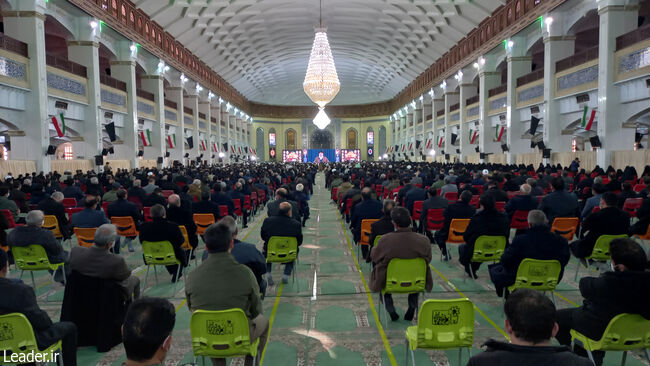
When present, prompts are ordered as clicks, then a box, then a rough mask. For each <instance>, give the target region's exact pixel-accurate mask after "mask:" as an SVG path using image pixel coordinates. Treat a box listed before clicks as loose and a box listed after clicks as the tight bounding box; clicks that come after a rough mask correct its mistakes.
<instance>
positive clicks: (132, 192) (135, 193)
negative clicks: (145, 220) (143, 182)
mask: <svg viewBox="0 0 650 366" xmlns="http://www.w3.org/2000/svg"><path fill="white" fill-rule="evenodd" d="M129 197H138V198H139V199H140V202H144V200H145V199H146V198H147V193H146V192H145V191H144V189H142V187H131V188H130V189H129Z"/></svg>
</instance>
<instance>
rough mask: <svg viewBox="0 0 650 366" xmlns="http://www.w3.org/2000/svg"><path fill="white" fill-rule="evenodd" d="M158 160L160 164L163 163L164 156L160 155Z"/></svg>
mask: <svg viewBox="0 0 650 366" xmlns="http://www.w3.org/2000/svg"><path fill="white" fill-rule="evenodd" d="M157 161H158V164H162V163H163V157H162V156H159V157H158V160H157Z"/></svg>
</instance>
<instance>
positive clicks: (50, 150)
mask: <svg viewBox="0 0 650 366" xmlns="http://www.w3.org/2000/svg"><path fill="white" fill-rule="evenodd" d="M54 153H56V147H54V146H53V145H50V146H48V147H47V155H54Z"/></svg>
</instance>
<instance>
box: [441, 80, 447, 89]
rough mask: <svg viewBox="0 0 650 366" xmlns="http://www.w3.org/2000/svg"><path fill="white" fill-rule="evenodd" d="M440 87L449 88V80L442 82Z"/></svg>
mask: <svg viewBox="0 0 650 366" xmlns="http://www.w3.org/2000/svg"><path fill="white" fill-rule="evenodd" d="M440 87H441V88H442V89H445V88H446V87H447V80H443V81H442V84H440Z"/></svg>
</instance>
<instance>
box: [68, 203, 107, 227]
mask: <svg viewBox="0 0 650 366" xmlns="http://www.w3.org/2000/svg"><path fill="white" fill-rule="evenodd" d="M83 205H84V209H83V210H81V211H79V212H77V213H76V214H74V215H72V217H71V218H70V222H71V223H72V226H73V227H80V228H91V227H100V226H102V225H104V224H108V223H110V221H109V220H108V218H106V215H105V214H104V210H98V209H97V205H98V203H97V198H96V197H95V196H92V195H86V197H85V198H84V200H83Z"/></svg>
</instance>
